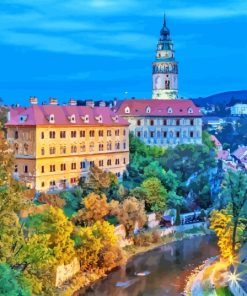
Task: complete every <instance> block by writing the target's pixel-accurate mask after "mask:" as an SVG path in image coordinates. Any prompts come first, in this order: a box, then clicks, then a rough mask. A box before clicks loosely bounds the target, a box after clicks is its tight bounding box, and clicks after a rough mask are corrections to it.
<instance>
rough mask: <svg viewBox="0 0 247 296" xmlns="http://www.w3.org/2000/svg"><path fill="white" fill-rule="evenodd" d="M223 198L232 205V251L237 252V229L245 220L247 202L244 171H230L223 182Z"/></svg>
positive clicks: (246, 181) (246, 180) (246, 179)
mask: <svg viewBox="0 0 247 296" xmlns="http://www.w3.org/2000/svg"><path fill="white" fill-rule="evenodd" d="M222 196H223V197H225V199H226V201H227V202H228V204H229V205H230V209H231V215H232V222H233V232H232V251H233V253H234V252H235V250H236V244H237V241H236V237H237V228H238V225H239V224H240V223H241V220H243V219H245V222H246V217H245V215H244V206H245V204H246V201H247V175H246V174H245V172H243V171H237V172H235V171H233V170H229V171H228V172H227V174H226V176H225V180H224V182H223V192H222Z"/></svg>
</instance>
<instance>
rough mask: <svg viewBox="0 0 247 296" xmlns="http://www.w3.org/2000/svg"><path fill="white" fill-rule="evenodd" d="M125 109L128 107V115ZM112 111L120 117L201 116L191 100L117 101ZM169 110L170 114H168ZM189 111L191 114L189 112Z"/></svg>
mask: <svg viewBox="0 0 247 296" xmlns="http://www.w3.org/2000/svg"><path fill="white" fill-rule="evenodd" d="M126 107H129V111H130V112H129V113H127V112H126V111H125V110H126ZM147 107H150V113H147ZM170 108H171V109H170ZM114 109H115V111H116V112H117V114H119V115H122V116H123V115H124V116H171V117H173V116H182V117H187V116H189V117H201V116H202V113H201V111H200V108H198V107H196V106H195V104H194V103H193V102H192V101H191V100H150V99H146V100H139V99H134V100H125V101H118V102H117V104H116V106H115V108H114ZM169 109H170V110H172V113H169V112H168V110H169ZM190 110H192V113H190V112H189V111H190Z"/></svg>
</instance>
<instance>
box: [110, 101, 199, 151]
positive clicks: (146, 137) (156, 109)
mask: <svg viewBox="0 0 247 296" xmlns="http://www.w3.org/2000/svg"><path fill="white" fill-rule="evenodd" d="M114 110H115V112H116V114H118V115H119V116H121V117H123V118H125V119H126V120H128V122H129V123H130V126H129V129H130V132H132V133H133V134H134V135H135V136H137V137H138V138H140V139H141V140H142V141H143V142H144V143H145V144H147V145H157V146H164V147H166V146H175V145H179V144H201V143H202V114H201V112H200V109H199V108H198V107H196V106H195V105H194V103H193V102H192V101H191V100H125V101H120V102H118V103H117V104H116V107H115V108H114Z"/></svg>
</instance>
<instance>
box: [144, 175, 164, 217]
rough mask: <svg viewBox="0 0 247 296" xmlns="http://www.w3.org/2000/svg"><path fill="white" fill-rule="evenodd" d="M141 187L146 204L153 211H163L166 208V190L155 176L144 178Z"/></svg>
mask: <svg viewBox="0 0 247 296" xmlns="http://www.w3.org/2000/svg"><path fill="white" fill-rule="evenodd" d="M141 188H142V189H143V191H144V192H145V194H146V200H145V202H146V204H147V206H148V208H149V209H151V210H152V211H154V212H161V211H164V210H165V208H166V198H167V191H166V189H165V188H164V186H163V185H162V184H161V181H160V180H159V179H157V178H149V179H146V180H145V181H144V182H143V183H142V185H141Z"/></svg>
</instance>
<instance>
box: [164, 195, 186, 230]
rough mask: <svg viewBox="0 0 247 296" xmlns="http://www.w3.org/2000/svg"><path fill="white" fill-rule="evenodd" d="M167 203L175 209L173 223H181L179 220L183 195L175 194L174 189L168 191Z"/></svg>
mask: <svg viewBox="0 0 247 296" xmlns="http://www.w3.org/2000/svg"><path fill="white" fill-rule="evenodd" d="M167 197H168V198H167V204H168V206H169V207H171V208H175V209H176V219H175V224H176V225H180V224H181V220H180V210H181V206H182V204H183V197H182V196H180V195H177V194H176V192H174V191H170V192H168V196H167Z"/></svg>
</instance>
